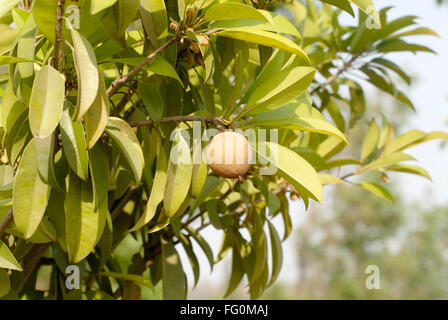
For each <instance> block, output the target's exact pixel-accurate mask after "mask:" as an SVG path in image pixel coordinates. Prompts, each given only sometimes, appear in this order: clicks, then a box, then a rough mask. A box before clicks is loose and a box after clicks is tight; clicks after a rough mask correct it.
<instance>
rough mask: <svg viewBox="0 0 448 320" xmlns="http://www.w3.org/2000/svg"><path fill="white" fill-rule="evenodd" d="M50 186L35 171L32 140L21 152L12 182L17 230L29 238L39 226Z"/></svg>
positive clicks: (35, 164) (34, 154)
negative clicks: (20, 158)
mask: <svg viewBox="0 0 448 320" xmlns="http://www.w3.org/2000/svg"><path fill="white" fill-rule="evenodd" d="M49 192H50V187H49V186H48V185H47V184H45V183H44V182H43V181H42V180H41V178H40V176H39V173H38V171H37V163H36V151H35V146H34V141H31V142H30V143H29V144H28V146H27V147H26V148H25V151H24V152H23V156H22V160H21V161H20V164H19V168H18V170H17V174H16V177H15V182H14V189H13V215H14V222H15V224H16V228H17V230H18V231H19V232H20V233H21V234H22V235H23V236H24V237H25V238H30V237H31V236H32V235H33V234H34V232H35V231H36V229H37V227H38V226H39V224H40V222H41V220H42V217H43V215H44V213H45V209H46V207H47V201H48V197H49Z"/></svg>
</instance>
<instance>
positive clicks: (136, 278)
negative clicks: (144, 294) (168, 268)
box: [98, 272, 154, 289]
mask: <svg viewBox="0 0 448 320" xmlns="http://www.w3.org/2000/svg"><path fill="white" fill-rule="evenodd" d="M98 275H99V276H103V277H112V278H115V279H122V280H127V281H132V282H134V283H136V284H141V285H144V286H146V287H148V288H150V289H153V288H154V286H153V284H152V282H151V280H150V279H147V278H144V277H143V276H139V275H137V274H129V273H118V272H100V273H99V274H98Z"/></svg>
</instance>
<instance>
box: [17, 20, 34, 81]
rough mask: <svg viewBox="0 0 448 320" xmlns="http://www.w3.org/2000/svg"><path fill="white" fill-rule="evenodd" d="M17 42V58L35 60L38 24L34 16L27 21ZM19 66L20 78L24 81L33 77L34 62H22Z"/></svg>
mask: <svg viewBox="0 0 448 320" xmlns="http://www.w3.org/2000/svg"><path fill="white" fill-rule="evenodd" d="M17 40H18V41H17V57H19V58H24V59H27V60H33V59H34V47H35V44H36V23H35V22H34V19H33V15H30V16H29V17H28V19H27V20H26V22H25V24H24V26H23V27H22V28H21V30H20V34H19V37H18V39H17ZM17 66H18V68H19V73H20V76H21V77H22V78H23V79H24V78H28V77H31V76H32V75H33V73H34V64H33V62H21V63H18V65H17Z"/></svg>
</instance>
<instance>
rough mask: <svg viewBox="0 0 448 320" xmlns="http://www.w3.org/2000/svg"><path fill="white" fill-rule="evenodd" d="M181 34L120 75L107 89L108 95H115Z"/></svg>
mask: <svg viewBox="0 0 448 320" xmlns="http://www.w3.org/2000/svg"><path fill="white" fill-rule="evenodd" d="M179 36H180V34H179V33H177V34H176V35H175V36H174V37H173V38H171V39H170V40H169V41H168V42H166V43H165V44H164V45H162V46H161V47H160V48H158V49H157V50H156V51H154V52H153V53H151V54H150V55H149V56H147V57H146V59H145V60H143V61H142V62H141V63H140V64H139V65H138V66H136V67H135V68H134V69H132V70H131V71H129V73H128V74H126V75H125V76H120V77H118V78H117V79H115V81H114V82H112V84H111V85H110V87H109V88H108V89H107V95H108V96H109V97H110V96H111V95H113V94H114V93H115V92H116V91H117V90H118V89H119V88H121V87H122V86H123V85H124V84H125V83H126V82H127V81H128V80H129V79H131V78H133V77H134V76H135V75H136V74H137V73H138V72H139V71H140V70H141V69H142V68H143V67H144V66H145V65H146V64H148V63H149V62H151V61H152V60H153V59H154V58H155V57H157V56H158V55H159V54H160V53H161V52H163V51H164V50H166V49H167V48H168V47H170V46H171V45H172V44H173V43H175V42H177V39H179Z"/></svg>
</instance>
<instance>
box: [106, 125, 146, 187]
mask: <svg viewBox="0 0 448 320" xmlns="http://www.w3.org/2000/svg"><path fill="white" fill-rule="evenodd" d="M105 131H106V133H107V135H108V136H109V137H110V138H111V139H112V141H113V142H114V143H115V144H116V145H117V147H118V149H119V151H120V153H121V155H122V156H123V158H124V159H125V160H126V161H127V163H128V165H129V166H130V168H131V169H132V173H133V175H134V179H135V182H136V183H139V182H140V179H141V177H142V172H143V168H144V166H145V159H144V158H143V151H142V148H141V146H140V142H139V141H138V139H137V137H136V136H135V133H134V131H133V130H132V128H131V127H130V126H129V124H128V123H127V122H125V121H124V120H122V119H120V118H115V117H110V118H109V122H108V123H107V126H106V129H105Z"/></svg>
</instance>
